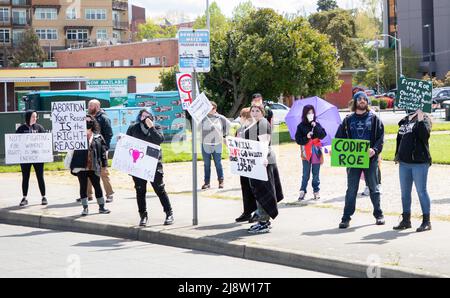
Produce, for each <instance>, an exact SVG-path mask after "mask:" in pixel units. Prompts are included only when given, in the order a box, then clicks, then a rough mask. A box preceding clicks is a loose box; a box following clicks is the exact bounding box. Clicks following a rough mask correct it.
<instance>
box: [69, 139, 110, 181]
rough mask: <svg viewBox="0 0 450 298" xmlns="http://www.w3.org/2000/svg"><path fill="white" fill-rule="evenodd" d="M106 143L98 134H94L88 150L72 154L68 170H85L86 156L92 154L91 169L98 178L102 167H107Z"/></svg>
mask: <svg viewBox="0 0 450 298" xmlns="http://www.w3.org/2000/svg"><path fill="white" fill-rule="evenodd" d="M107 150H108V149H107V146H106V142H105V140H104V139H103V137H102V136H101V135H100V134H94V137H93V139H92V143H91V144H90V146H89V150H75V151H74V152H73V157H72V161H71V163H70V169H71V170H74V169H76V168H86V165H87V160H88V154H89V152H90V153H91V154H92V156H91V157H92V168H93V170H94V171H95V173H96V174H97V175H98V176H100V173H101V169H102V167H103V168H105V167H107V166H108V159H107V156H106V151H107Z"/></svg>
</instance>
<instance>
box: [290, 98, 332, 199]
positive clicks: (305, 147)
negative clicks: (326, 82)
mask: <svg viewBox="0 0 450 298" xmlns="http://www.w3.org/2000/svg"><path fill="white" fill-rule="evenodd" d="M326 135H327V133H326V132H325V130H324V129H323V127H322V126H321V125H320V123H318V122H317V121H316V111H315V109H314V106H312V105H307V106H305V107H304V108H303V113H302V122H301V123H300V124H299V125H298V126H297V132H296V134H295V141H296V142H297V144H299V145H300V148H301V158H302V164H303V176H302V184H301V187H300V196H299V198H298V200H299V201H302V200H304V199H305V195H306V188H307V186H308V181H309V178H310V176H311V171H312V174H313V179H312V187H313V191H314V199H315V200H318V199H320V194H319V191H320V188H319V185H320V179H319V172H320V166H321V164H323V153H322V143H321V140H322V139H324V138H325V137H326Z"/></svg>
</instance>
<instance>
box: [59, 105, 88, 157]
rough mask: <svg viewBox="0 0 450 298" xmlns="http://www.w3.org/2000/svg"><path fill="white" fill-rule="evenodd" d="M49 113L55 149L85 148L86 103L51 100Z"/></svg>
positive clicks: (63, 150)
mask: <svg viewBox="0 0 450 298" xmlns="http://www.w3.org/2000/svg"><path fill="white" fill-rule="evenodd" d="M51 113H52V114H51V115H52V124H53V130H52V132H53V146H54V149H55V151H58V152H67V151H69V150H87V149H88V141H87V134H86V103H85V102H84V101H70V102H52V107H51Z"/></svg>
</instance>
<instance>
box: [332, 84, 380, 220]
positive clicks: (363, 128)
mask: <svg viewBox="0 0 450 298" xmlns="http://www.w3.org/2000/svg"><path fill="white" fill-rule="evenodd" d="M352 111H353V112H354V113H352V114H350V115H349V116H347V117H346V118H345V119H344V120H343V122H342V124H341V125H340V126H339V128H338V131H337V133H336V138H339V139H353V140H366V141H368V142H369V143H370V144H369V145H370V146H369V145H368V146H367V147H370V148H368V151H369V157H370V160H369V168H365V169H363V168H352V166H351V165H348V166H347V167H348V168H347V193H346V194H345V207H344V215H343V216H342V221H341V223H340V224H339V228H340V229H346V228H348V227H349V226H350V220H351V216H352V215H353V214H354V213H355V208H356V196H357V194H358V188H359V179H360V177H361V172H364V177H365V180H366V183H367V185H368V186H369V191H370V199H371V201H372V204H373V208H374V211H373V215H374V216H375V219H376V224H377V225H384V223H385V221H384V216H383V211H382V210H381V206H380V192H379V189H378V187H377V185H378V179H377V167H378V155H379V154H380V153H381V151H382V150H383V143H384V125H383V123H382V122H381V120H380V119H379V118H378V117H377V116H376V115H375V114H374V113H372V111H370V108H369V99H368V98H367V95H366V93H365V92H357V93H356V94H355V95H354V96H353V105H352ZM348 145H350V144H348ZM363 145H364V144H359V145H358V144H355V146H353V147H355V148H356V147H362V146H363ZM357 149H358V148H356V149H355V150H357ZM346 153H347V154H348V153H351V152H348V151H347V152H346ZM333 154H337V152H334V151H333ZM348 157H351V155H348Z"/></svg>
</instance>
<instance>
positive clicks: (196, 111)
mask: <svg viewBox="0 0 450 298" xmlns="http://www.w3.org/2000/svg"><path fill="white" fill-rule="evenodd" d="M212 108H213V106H212V105H211V103H210V102H209V100H208V98H207V97H206V95H205V93H202V94H200V95H199V96H198V97H197V98H196V99H195V100H194V101H193V102H192V103H191V105H190V106H189V107H188V112H189V114H191V116H192V118H193V119H195V121H196V122H197V123H200V122H202V120H203V119H204V118H205V117H206V115H208V113H209V112H211V110H212Z"/></svg>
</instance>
